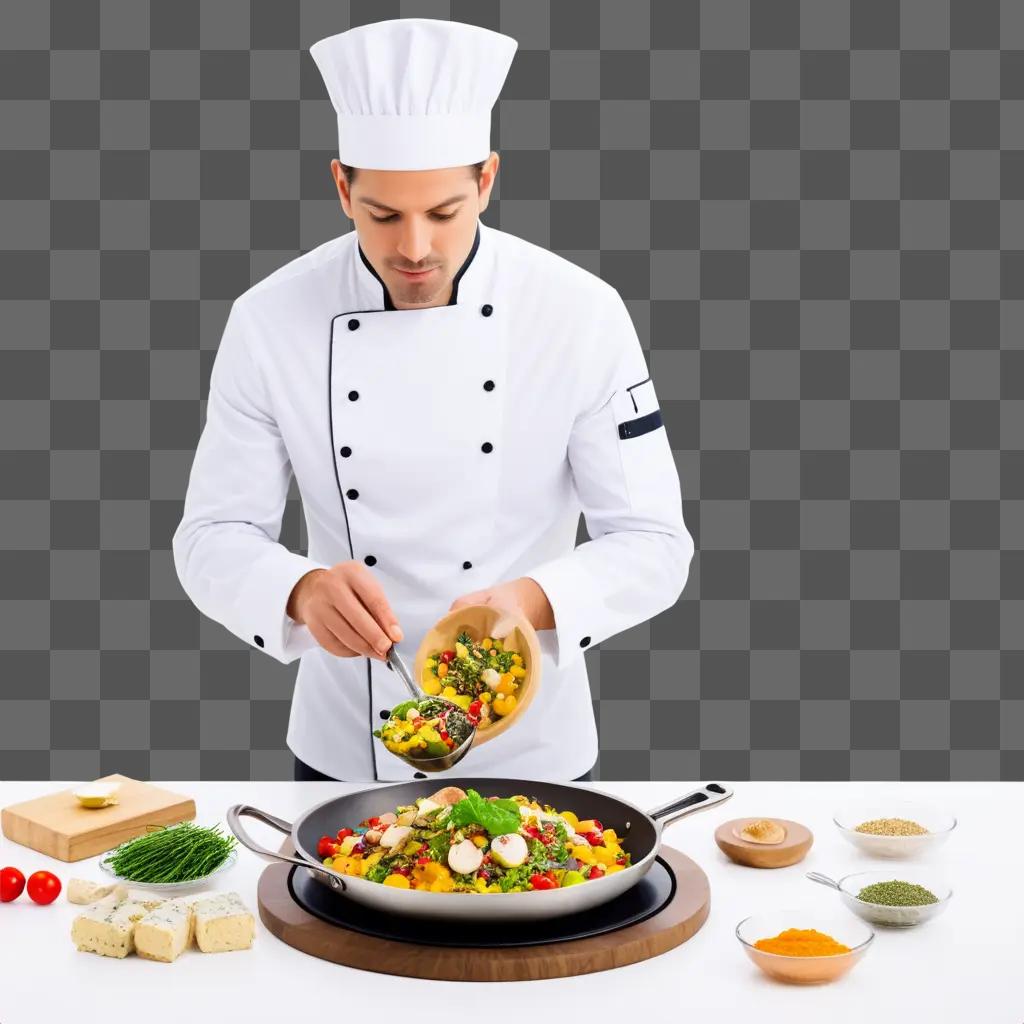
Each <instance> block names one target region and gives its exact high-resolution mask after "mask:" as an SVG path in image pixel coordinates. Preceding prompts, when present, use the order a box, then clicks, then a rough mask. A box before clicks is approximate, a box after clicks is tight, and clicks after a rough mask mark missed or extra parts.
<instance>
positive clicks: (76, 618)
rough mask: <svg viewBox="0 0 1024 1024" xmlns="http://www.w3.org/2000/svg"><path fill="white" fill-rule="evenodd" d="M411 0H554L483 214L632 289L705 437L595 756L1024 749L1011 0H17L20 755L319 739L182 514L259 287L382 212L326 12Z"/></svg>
mask: <svg viewBox="0 0 1024 1024" xmlns="http://www.w3.org/2000/svg"><path fill="white" fill-rule="evenodd" d="M400 16H428V17H440V18H449V17H451V18H454V19H456V20H460V21H470V22H476V23H479V24H483V25H486V26H488V27H491V28H496V29H499V30H501V31H503V32H507V33H510V34H511V35H513V36H515V37H516V38H517V39H518V40H519V43H520V50H519V53H518V55H517V56H516V59H515V61H514V63H513V66H512V70H511V73H510V76H509V79H508V82H507V84H506V87H505V89H504V91H503V94H502V95H503V98H502V100H501V101H500V103H499V105H498V108H497V111H496V114H495V121H494V134H493V137H492V144H493V145H494V148H496V149H498V150H499V151H500V152H501V155H502V166H501V171H500V173H499V176H498V181H497V186H496V189H495V193H494V201H492V203H491V205H490V207H489V208H488V210H487V212H486V214H485V215H484V219H485V221H486V222H487V223H489V224H491V225H493V226H495V227H498V228H502V229H504V230H508V231H511V232H514V233H516V234H519V235H522V236H525V237H527V238H529V239H530V240H531V241H534V242H537V243H539V244H541V245H543V246H546V247H549V248H551V249H553V250H555V251H557V252H559V253H561V254H562V255H564V256H566V257H568V258H569V259H571V260H574V261H576V262H578V263H580V264H582V265H583V266H585V267H587V268H588V269H590V270H592V271H594V272H595V273H597V274H600V276H602V277H603V278H605V279H606V280H607V281H609V282H610V283H612V284H613V285H614V286H615V287H616V288H618V289H619V291H620V293H621V294H622V296H623V297H624V299H625V300H626V301H627V303H628V305H629V308H630V311H631V313H632V315H633V317H634V320H635V322H636V324H637V328H638V331H639V332H640V335H641V337H642V339H643V340H644V344H645V347H647V348H648V349H649V361H650V366H651V370H652V373H653V376H654V380H655V384H656V386H657V388H658V392H659V396H660V398H661V401H662V407H663V410H664V414H665V419H666V424H667V428H668V432H669V437H670V439H671V441H672V445H673V448H674V449H675V451H676V453H677V460H678V465H679V470H680V474H681V477H682V480H683V487H684V491H685V494H686V496H687V500H686V511H687V518H688V522H689V524H690V525H691V529H692V530H693V532H694V534H695V537H696V540H697V546H698V551H699V553H698V555H697V557H696V558H695V560H694V564H693V571H692V578H691V581H690V583H689V585H688V587H687V590H686V592H685V594H684V595H683V599H682V600H680V601H679V602H678V604H677V605H676V606H675V607H673V608H672V609H670V610H668V611H666V612H665V613H663V614H662V615H659V616H658V617H657V618H656V619H655V620H653V621H651V622H650V623H644V624H643V625H641V626H638V627H637V628H636V629H633V630H631V631H629V632H628V633H625V634H622V635H620V636H618V637H615V638H613V639H611V640H609V641H608V642H606V643H605V644H603V649H602V650H594V651H591V652H588V654H587V655H586V657H587V659H588V664H589V668H590V671H591V676H592V680H593V692H594V698H595V710H596V712H597V714H598V716H599V721H600V725H601V742H602V753H601V758H600V762H599V768H598V771H599V774H600V776H602V777H604V778H617V779H627V778H640V779H645V778H694V777H701V776H704V777H711V776H720V777H726V778H731V779H742V778H746V777H751V778H831V779H845V778H857V779H868V778H906V779H918V778H939V779H945V778H960V779H970V778H996V777H1002V778H1012V779H1021V778H1024V681H1022V679H1024V654H1022V643H1021V637H1022V635H1024V515H1022V511H1024V401H1022V400H1024V5H1022V4H1020V3H1018V2H1017V0H1003V3H1002V4H1000V3H999V2H998V0H902V2H901V3H897V2H896V0H855V2H854V3H851V2H850V0H805V2H803V3H799V2H798V0H749V2H748V0H710V2H705V3H698V2H696V0H650V2H644V0H609V2H600V3H599V2H596V0H557V2H554V3H551V4H550V5H549V4H548V3H546V2H542V0H501V2H498V0H451V2H448V0H444V2H441V0H437V2H417V3H412V2H409V3H396V2H377V0H375V2H373V3H370V2H368V0H351V2H350V3H349V2H339V0H301V2H297V3H296V2H289V0H280V2H277V0H252V2H251V3H250V2H247V0H217V2H216V3H209V4H202V5H200V3H199V2H198V0H152V2H150V3H148V4H147V3H145V2H143V0H52V2H51V3H50V4H49V6H47V4H46V3H45V2H42V3H41V2H38V0H2V2H0V46H2V47H4V48H5V52H3V53H2V55H0V247H2V251H0V545H2V547H3V549H4V550H3V551H2V552H0V694H2V701H0V777H7V778H48V777H52V778H78V777H94V776H97V775H100V774H105V773H107V772H111V771H121V772H125V773H126V774H128V775H133V776H137V777H142V778H147V777H154V778H160V777H165V778H178V779H181V778H199V777H201V778H207V779H215V778H290V776H291V757H290V754H289V752H288V751H287V749H286V748H285V746H284V735H285V725H286V721H287V714H288V708H289V701H290V695H291V688H292V685H293V680H294V673H295V666H294V665H291V666H287V667H285V666H282V665H280V664H278V663H277V662H275V661H274V660H273V659H271V658H268V657H267V656H266V655H263V654H260V653H258V652H251V651H250V650H248V649H247V647H246V645H244V644H242V643H241V642H240V641H238V640H236V639H235V638H234V637H233V636H231V635H230V634H228V633H227V632H226V631H225V630H224V629H223V628H222V627H220V626H219V625H217V624H215V623H213V622H210V621H208V620H205V619H203V618H201V617H200V616H199V615H198V613H197V612H196V611H195V610H194V609H193V607H192V606H191V605H190V603H189V602H188V600H187V599H186V598H185V595H184V594H183V592H182V591H181V588H180V586H179V584H178V582H177V579H176V577H175V573H174V568H173V564H172V560H171V552H170V538H171V535H172V532H173V530H174V528H175V526H176V525H177V522H178V519H179V517H180V513H181V508H182V497H183V494H184V490H185V484H186V480H187V473H188V469H189V466H190V464H191V459H192V454H193V450H194V446H195V443H196V440H197V437H198V434H199V430H200V427H201V424H202V421H203V416H204V397H205V395H206V393H207V388H208V379H209V372H210V366H211V363H212V359H213V355H214V352H215V351H216V348H217V344H218V342H219V340H220V335H221V331H222V329H223V326H224V322H225V318H226V315H227V311H228V308H229V306H230V304H231V301H232V300H233V298H234V297H235V296H236V295H238V294H239V293H240V292H242V291H244V290H245V289H246V288H247V287H248V286H249V284H250V283H251V282H254V281H257V280H259V279H261V278H263V277H264V276H266V275H267V274H268V273H269V272H270V271H272V270H273V269H275V268H276V267H278V266H280V265H281V264H283V263H285V262H287V261H288V260H290V259H292V258H294V257H295V256H297V255H299V254H300V253H302V252H305V251H308V250H309V249H311V248H313V247H315V246H316V245H318V244H320V243H321V242H323V241H325V240H326V239H328V238H330V237H332V236H334V235H337V234H339V233H341V232H342V231H345V230H347V229H348V226H349V222H348V221H347V220H346V219H345V218H344V216H343V214H342V212H341V210H340V207H339V205H338V201H337V196H336V194H335V191H334V187H333V184H332V182H331V179H330V175H329V169H328V164H329V161H330V159H331V158H332V156H333V155H334V152H335V130H336V129H335V120H334V116H333V112H332V110H331V107H330V104H329V102H328V100H327V99H326V95H325V92H324V89H323V86H322V83H321V81H320V79H319V76H318V74H317V72H316V69H315V67H314V65H313V63H312V61H311V59H310V57H309V55H308V52H307V48H308V46H309V45H310V43H312V42H313V41H314V40H316V39H318V38H320V37H322V36H324V35H328V34H332V33H334V32H339V31H342V30H343V29H345V28H347V27H349V26H351V25H357V24H361V23H365V22H367V21H373V20H380V19H384V18H391V17H400ZM300 529H301V513H300V508H299V504H298V500H297V496H293V498H292V500H291V501H290V502H289V506H288V511H287V515H286V521H285V529H284V533H283V535H282V539H283V541H284V542H285V543H287V544H288V545H289V546H291V547H293V548H297V549H301V548H302V546H303V544H304V538H303V537H302V536H301V532H300ZM582 537H585V534H584V533H582V532H581V538H582Z"/></svg>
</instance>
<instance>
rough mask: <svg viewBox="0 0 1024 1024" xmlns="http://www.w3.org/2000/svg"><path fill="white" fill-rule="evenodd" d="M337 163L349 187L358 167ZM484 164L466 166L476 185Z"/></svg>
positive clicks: (481, 162)
mask: <svg viewBox="0 0 1024 1024" xmlns="http://www.w3.org/2000/svg"><path fill="white" fill-rule="evenodd" d="M338 163H339V164H341V173H342V174H344V175H345V181H346V182H348V184H349V186H350V187H351V185H352V182H353V181H355V180H356V171H358V170H359V168H358V167H348V166H346V165H345V164H342V163H341V161H340V160H339V161H338ZM485 163H487V161H486V160H481V161H480V163H478V164H468V165H467V166H469V167H472V169H473V176H474V177H475V178H476V183H477V185H479V184H480V172H481V171H482V170H483V169H484V164H485Z"/></svg>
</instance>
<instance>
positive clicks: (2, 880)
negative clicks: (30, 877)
mask: <svg viewBox="0 0 1024 1024" xmlns="http://www.w3.org/2000/svg"><path fill="white" fill-rule="evenodd" d="M24 889H25V876H24V875H23V874H22V873H21V872H20V871H19V870H18V869H17V868H4V869H3V870H2V871H0V903H10V902H11V901H12V900H16V899H17V898H18V897H19V896H20V895H21V894H22V892H23V891H24Z"/></svg>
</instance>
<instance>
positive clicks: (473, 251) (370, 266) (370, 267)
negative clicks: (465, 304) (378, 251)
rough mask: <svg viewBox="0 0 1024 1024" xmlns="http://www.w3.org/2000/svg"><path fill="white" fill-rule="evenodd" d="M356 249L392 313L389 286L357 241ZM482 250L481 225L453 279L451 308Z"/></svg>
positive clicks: (385, 305)
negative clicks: (479, 250)
mask: <svg viewBox="0 0 1024 1024" xmlns="http://www.w3.org/2000/svg"><path fill="white" fill-rule="evenodd" d="M356 247H357V248H358V249H359V258H360V259H361V260H362V261H363V265H364V266H365V267H366V269H367V270H368V271H369V272H370V273H371V274H373V276H374V277H375V278H376V280H377V282H378V283H379V284H380V288H381V291H382V292H383V293H384V310H385V312H390V311H392V310H394V309H395V304H394V303H393V302H392V301H391V296H390V294H389V293H388V286H387V285H386V284H385V283H384V281H383V280H382V279H381V276H380V274H378V273H377V271H376V270H374V268H373V264H372V263H371V262H370V261H369V260H368V259H367V258H366V253H365V252H363V247H362V246H361V245H360V244H359V242H358V240H357V241H356ZM479 248H480V225H479V223H478V224H477V226H476V235H475V236H474V238H473V247H472V248H471V249H470V250H469V255H468V256H467V257H466V259H465V260H464V261H463V264H462V266H461V267H459V272H458V273H457V274H456V275H455V277H454V278H452V297H451V298H450V299H449V300H448V305H449V306H454V305H456V304H457V303H458V301H459V281H461V280H462V276H463V274H465V273H466V271H467V270H468V269H469V265H470V263H472V262H473V257H474V256H476V253H477V250H478V249H479Z"/></svg>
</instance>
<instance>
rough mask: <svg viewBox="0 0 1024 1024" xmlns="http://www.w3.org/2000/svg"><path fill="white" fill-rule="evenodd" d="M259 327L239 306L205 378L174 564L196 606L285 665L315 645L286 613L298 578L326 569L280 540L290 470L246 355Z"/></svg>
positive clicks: (257, 377)
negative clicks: (203, 419) (203, 417)
mask: <svg viewBox="0 0 1024 1024" xmlns="http://www.w3.org/2000/svg"><path fill="white" fill-rule="evenodd" d="M254 330H255V324H254V323H253V321H252V319H251V317H250V315H249V314H248V313H247V311H246V310H245V309H244V308H243V307H242V306H241V305H240V301H239V300H236V301H235V303H234V304H233V305H232V307H231V312H230V314H229V316H228V322H227V324H226V326H225V328H224V334H223V337H222V339H221V343H220V347H219V348H218V350H217V355H216V356H215V358H214V363H213V369H212V371H211V375H210V394H209V400H208V402H207V407H206V424H205V426H204V427H203V431H202V434H201V436H200V438H199V444H198V446H197V448H196V455H195V460H194V462H193V464H192V472H191V474H190V476H189V482H188V490H187V493H186V495H185V507H184V514H183V516H182V519H181V523H180V524H179V525H178V528H177V530H176V531H175V533H174V538H173V540H172V548H173V552H174V566H175V569H176V570H177V573H178V578H179V580H180V581H181V585H182V587H184V589H185V592H186V593H187V594H188V596H189V597H190V598H191V600H192V602H193V603H194V604H195V606H196V607H197V608H198V609H199V610H200V611H201V612H202V613H203V614H204V615H207V616H209V617H210V618H211V619H214V620H216V621H217V622H219V623H221V624H222V625H223V626H224V627H225V628H227V629H228V630H230V631H231V632H232V633H234V634H235V635H236V636H238V637H240V638H241V639H242V640H244V641H245V642H246V643H248V644H250V645H253V646H255V647H259V648H262V649H263V650H264V651H265V652H266V653H267V654H270V655H272V656H273V657H275V658H276V659H277V660H278V661H280V662H283V663H285V664H287V663H288V662H291V661H294V660H295V659H296V658H297V657H298V656H299V655H300V654H302V653H303V652H304V651H306V650H308V649H310V648H311V647H315V646H316V640H315V639H314V637H313V635H312V634H311V633H310V632H309V629H308V628H307V627H306V626H304V625H298V624H297V623H295V622H294V621H293V620H292V619H291V618H290V617H289V616H288V614H287V613H286V611H285V609H286V607H287V604H288V598H289V596H290V594H291V591H292V588H293V587H294V585H295V584H296V583H297V582H298V580H299V579H300V578H301V577H302V576H303V575H305V574H306V573H307V572H309V571H310V570H311V569H316V568H327V566H321V565H320V563H318V562H315V561H312V560H311V559H309V558H305V557H304V556H302V555H299V554H296V553H294V552H292V551H289V550H288V549H287V548H286V547H285V546H284V545H282V544H280V543H279V542H278V537H279V536H280V533H281V518H282V516H283V514H284V508H285V502H286V499H287V497H288V487H289V484H290V481H291V476H292V469H291V462H290V460H289V458H288V452H287V450H286V449H285V445H284V442H283V441H282V438H281V434H280V431H279V430H278V427H277V423H276V421H275V419H274V417H273V416H272V415H271V412H270V409H271V405H270V402H269V400H268V396H267V392H266V388H265V387H264V384H263V380H262V376H261V374H260V372H259V367H258V366H257V364H256V361H255V359H254V357H253V353H252V351H251V346H252V341H253V332H254Z"/></svg>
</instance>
